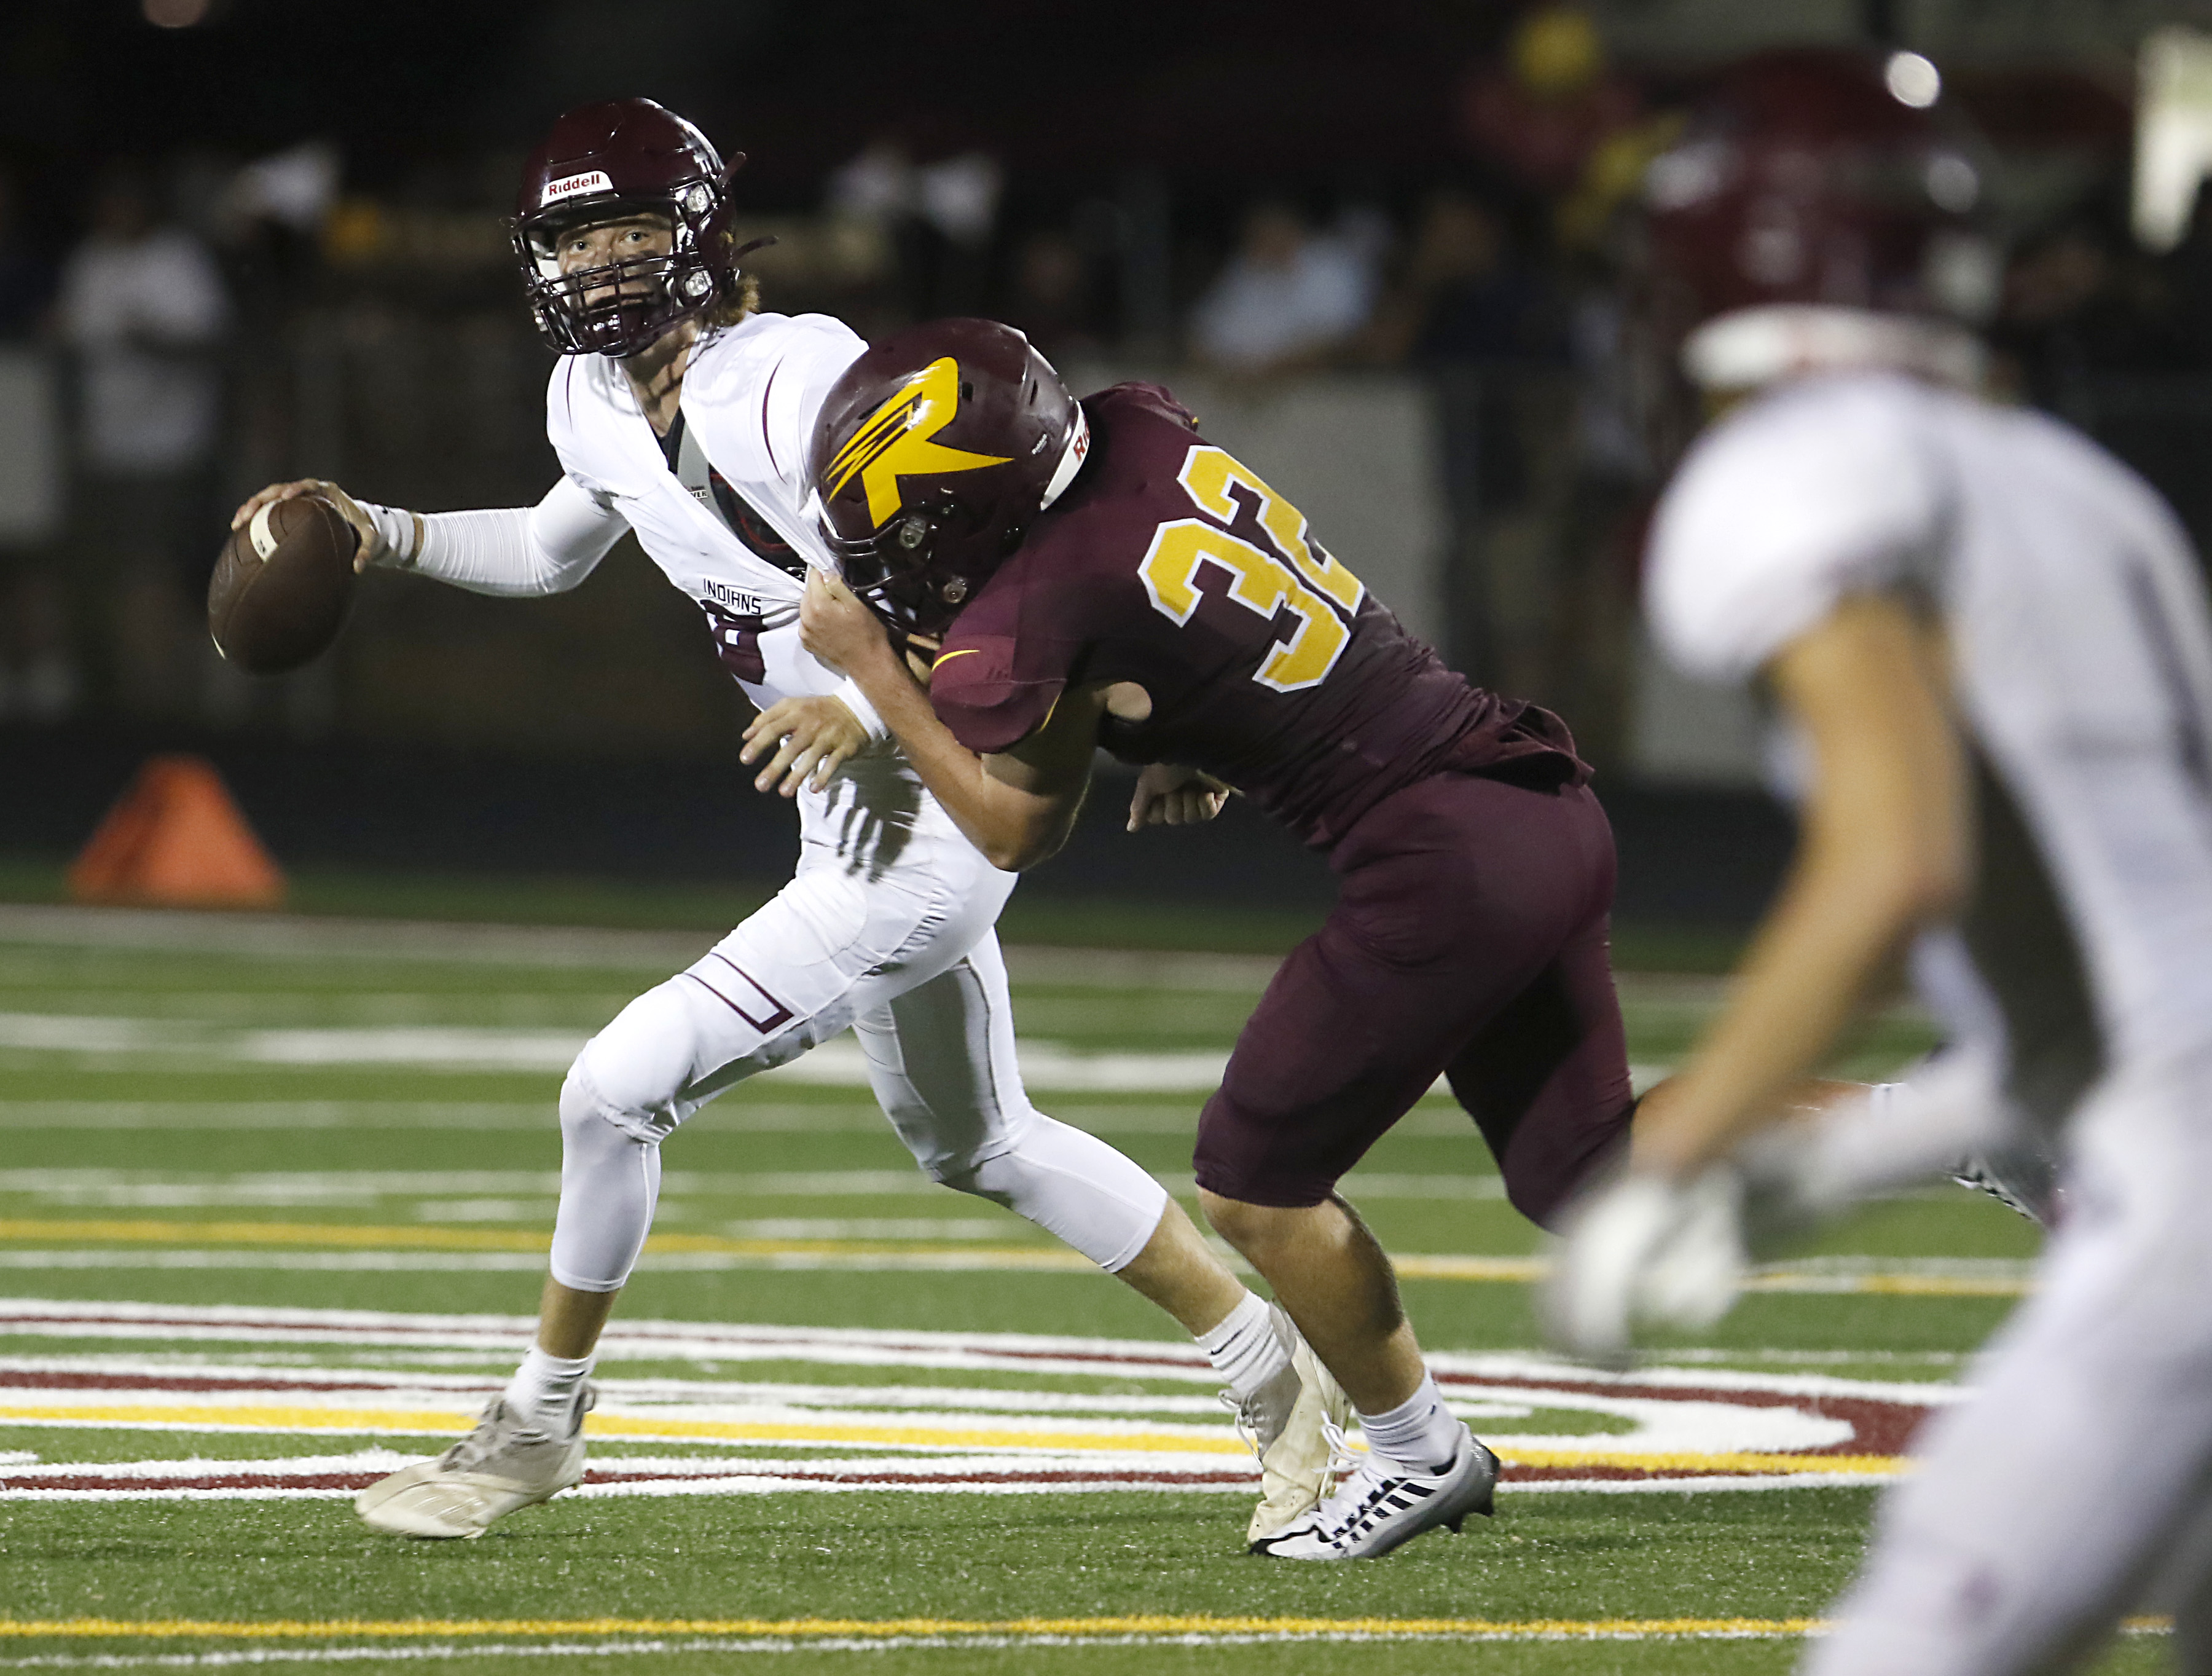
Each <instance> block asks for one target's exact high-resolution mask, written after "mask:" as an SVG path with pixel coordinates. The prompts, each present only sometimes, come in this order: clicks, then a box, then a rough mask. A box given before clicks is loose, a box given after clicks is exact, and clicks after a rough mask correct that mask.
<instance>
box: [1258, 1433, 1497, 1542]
mask: <svg viewBox="0 0 2212 1676" xmlns="http://www.w3.org/2000/svg"><path fill="white" fill-rule="evenodd" d="M1497 1486H1498V1457H1497V1456H1496V1455H1494V1454H1491V1453H1490V1451H1489V1450H1488V1449H1486V1448H1485V1447H1483V1446H1482V1444H1481V1442H1480V1441H1479V1440H1478V1439H1477V1438H1476V1437H1475V1435H1474V1433H1473V1432H1471V1431H1469V1430H1468V1429H1467V1428H1466V1427H1465V1426H1462V1427H1461V1428H1460V1446H1459V1454H1457V1455H1455V1457H1453V1460H1452V1464H1451V1465H1450V1466H1448V1467H1446V1468H1445V1469H1444V1470H1443V1472H1439V1473H1437V1474H1436V1475H1434V1476H1433V1477H1431V1476H1430V1475H1429V1474H1427V1473H1425V1472H1413V1473H1409V1472H1402V1471H1401V1469H1399V1468H1398V1467H1397V1466H1393V1465H1392V1464H1390V1463H1389V1462H1388V1461H1385V1460H1379V1459H1377V1458H1376V1456H1375V1455H1374V1454H1369V1455H1368V1457H1367V1458H1366V1460H1363V1461H1361V1462H1360V1463H1359V1465H1358V1466H1357V1467H1355V1468H1354V1469H1353V1471H1352V1476H1351V1477H1350V1478H1346V1480H1345V1481H1344V1483H1343V1484H1342V1485H1341V1486H1340V1488H1339V1489H1338V1490H1337V1492H1336V1494H1335V1495H1334V1496H1330V1497H1329V1498H1328V1500H1327V1501H1326V1502H1322V1504H1321V1505H1320V1506H1319V1507H1317V1508H1315V1509H1314V1510H1313V1512H1312V1513H1310V1514H1308V1515H1307V1516H1306V1517H1305V1518H1304V1519H1303V1520H1301V1521H1298V1523H1297V1524H1296V1525H1293V1526H1292V1527H1291V1528H1290V1529H1288V1530H1286V1531H1281V1532H1278V1533H1276V1534H1275V1535H1273V1536H1271V1537H1262V1538H1261V1539H1259V1540H1258V1541H1256V1542H1255V1543H1254V1544H1253V1545H1252V1551H1253V1552H1254V1553H1255V1554H1265V1555H1267V1556H1268V1557H1270V1558H1273V1559H1290V1560H1370V1559H1377V1558H1380V1557H1382V1556H1383V1555H1384V1554H1387V1553H1389V1551H1391V1550H1392V1549H1393V1548H1395V1547H1397V1546H1398V1545H1401V1543H1406V1542H1410V1541H1412V1540H1413V1539H1414V1538H1415V1537H1417V1536H1419V1535H1420V1533H1422V1532H1423V1531H1432V1530H1434V1529H1436V1528H1437V1526H1439V1525H1442V1526H1443V1527H1446V1528H1448V1529H1449V1530H1451V1531H1453V1532H1457V1531H1458V1529H1459V1527H1461V1526H1462V1525H1463V1524H1465V1523H1466V1522H1467V1516H1468V1514H1470V1513H1479V1514H1482V1515H1483V1516H1484V1517H1485V1518H1488V1517H1489V1516H1490V1514H1491V1511H1492V1492H1493V1491H1494V1490H1496V1489H1497Z"/></svg>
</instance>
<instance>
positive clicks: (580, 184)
mask: <svg viewBox="0 0 2212 1676" xmlns="http://www.w3.org/2000/svg"><path fill="white" fill-rule="evenodd" d="M614 189H615V183H614V182H613V181H611V180H608V179H607V172H606V171H605V169H601V168H595V169H592V170H591V171H590V172H589V173H587V174H564V175H562V177H561V178H560V179H559V180H549V181H547V182H546V183H545V199H546V202H547V203H549V204H550V203H553V202H555V201H556V200H558V199H561V198H576V197H580V196H581V195H582V194H583V193H585V192H612V191H613V190H614Z"/></svg>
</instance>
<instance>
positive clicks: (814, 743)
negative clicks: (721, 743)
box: [738, 698, 868, 797]
mask: <svg viewBox="0 0 2212 1676" xmlns="http://www.w3.org/2000/svg"><path fill="white" fill-rule="evenodd" d="M867 745H868V730H867V729H866V728H865V727H863V726H861V725H860V718H859V717H858V716H854V714H853V712H852V711H851V710H848V709H846V708H845V705H844V704H843V702H842V700H840V699H836V698H779V699H778V700H776V702H775V703H774V704H770V705H769V707H768V708H767V709H766V710H763V711H762V712H761V713H760V714H759V715H758V716H755V717H753V719H752V724H751V725H750V727H748V728H746V729H745V742H744V748H743V749H742V750H740V751H739V752H738V761H739V762H742V763H746V764H750V763H751V762H752V760H753V759H755V758H756V757H758V756H759V755H761V754H762V753H763V752H765V751H767V750H768V749H769V747H771V746H773V747H775V755H774V756H773V757H771V758H769V763H768V766H767V767H765V768H763V769H762V770H761V771H760V773H759V774H758V775H757V776H756V777H754V780H753V788H754V789H756V790H757V791H770V790H781V792H782V793H783V795H785V796H786V797H796V796H797V795H799V787H801V786H802V785H805V784H807V783H808V778H809V777H810V776H811V777H812V784H813V789H815V790H817V791H819V790H821V789H822V788H823V787H824V786H826V785H828V784H829V777H830V776H831V775H832V774H835V773H836V771H838V770H839V769H840V768H842V767H843V766H844V765H845V764H846V763H847V762H848V761H850V760H851V759H852V758H853V757H854V756H855V755H857V754H858V753H860V752H861V751H863V750H866V748H867ZM779 777H781V780H782V782H783V783H782V784H781V786H778V785H777V784H776V781H777V779H778V778H779Z"/></svg>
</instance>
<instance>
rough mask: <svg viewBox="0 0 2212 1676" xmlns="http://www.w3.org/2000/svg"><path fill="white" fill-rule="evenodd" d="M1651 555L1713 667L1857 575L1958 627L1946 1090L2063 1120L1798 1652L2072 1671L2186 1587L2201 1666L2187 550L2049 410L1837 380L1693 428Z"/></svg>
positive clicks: (2206, 1015) (2203, 1343)
mask: <svg viewBox="0 0 2212 1676" xmlns="http://www.w3.org/2000/svg"><path fill="white" fill-rule="evenodd" d="M1651 564H1652V569H1651V571H1650V578H1649V582H1648V600H1649V605H1650V614H1651V618H1652V621H1653V624H1654V626H1655V628H1656V631H1657V633H1658V636H1659V637H1660V639H1661V640H1662V643H1664V645H1665V647H1666V649H1668V651H1669V652H1670V653H1671V654H1672V655H1674V658H1675V659H1676V660H1677V661H1680V663H1682V664H1683V665H1685V666H1686V667H1689V668H1690V669H1692V670H1693V671H1695V672H1698V673H1703V674H1705V675H1707V676H1711V677H1715V678H1737V679H1740V678H1743V677H1747V676H1748V675H1749V674H1751V673H1753V672H1754V671H1756V670H1757V669H1758V668H1759V667H1760V666H1761V665H1763V664H1764V663H1765V662H1766V661H1769V660H1770V659H1771V658H1772V657H1773V656H1774V655H1776V654H1777V653H1778V652H1779V651H1781V650H1782V649H1784V647H1785V646H1787V645H1788V644H1790V643H1791V642H1792V641H1793V640H1795V639H1796V637H1799V636H1800V635H1802V634H1803V633H1805V632H1806V631H1809V630H1811V629H1812V628H1814V626H1815V625H1818V624H1819V623H1820V621H1821V620H1822V619H1824V618H1825V617H1826V615H1827V614H1828V613H1829V612H1830V611H1831V609H1832V607H1834V606H1836V605H1837V604H1838V602H1839V601H1841V600H1844V599H1845V598H1846V597H1847V596H1850V595H1851V594H1861V593H1867V592H1881V593H1886V594H1891V595H1892V596H1893V597H1902V598H1905V599H1907V600H1914V601H1917V602H1919V603H1921V604H1922V605H1923V606H1924V608H1925V609H1926V611H1927V612H1928V613H1929V617H1930V619H1931V621H1933V622H1936V623H1938V624H1940V625H1941V627H1942V631H1943V632H1944V634H1945V637H1946V638H1947V641H1948V649H1949V655H1950V667H1951V674H1952V683H1953V688H1954V701H1955V704H1956V705H1957V711H1958V716H1959V720H1960V728H1961V733H1962V734H1963V737H1964V740H1965V742H1966V747H1967V749H1968V752H1969V753H1970V758H1971V764H1970V766H1971V772H1972V781H1973V784H1974V787H1975V790H1976V793H1977V812H1976V819H1977V831H1976V833H1975V844H1976V851H1977V853H1976V856H1975V865H1976V875H1975V882H1974V887H1973V889H1972V893H1971V898H1970V902H1969V905H1968V907H1967V908H1966V911H1965V912H1964V914H1963V916H1962V918H1961V920H1960V923H1959V924H1958V925H1957V927H1956V929H1955V930H1954V931H1946V932H1944V933H1942V934H1937V935H1934V936H1928V937H1925V938H1923V943H1922V946H1921V948H1920V949H1919V950H1918V956H1919V958H1918V960H1917V978H1918V979H1919V982H1920V985H1921V988H1922V990H1923V993H1924V994H1925V996H1926V997H1927V999H1928V1001H1929V1003H1930V1005H1931V1006H1932V1007H1934V1008H1935V1009H1936V1010H1937V1012H1938V1013H1939V1014H1940V1015H1941V1017H1942V1021H1943V1022H1944V1024H1945V1025H1946V1027H1948V1032H1949V1033H1950V1035H1951V1037H1952V1039H1953V1040H1954V1044H1955V1051H1954V1052H1953V1054H1952V1055H1951V1056H1950V1057H1949V1063H1948V1065H1947V1067H1946V1069H1945V1071H1944V1076H1945V1077H1946V1079H1947V1080H1948V1088H1947V1090H1946V1093H1945V1100H1946V1102H1947V1104H1948V1106H1949V1107H1950V1109H1952V1110H1953V1111H1954V1112H1955V1111H1960V1110H1964V1111H1966V1112H1970V1113H1975V1114H1978V1117H1979V1118H1980V1122H1979V1124H1978V1133H1972V1134H1968V1133H1966V1132H1965V1131H1961V1134H1962V1136H1963V1137H1964V1138H1966V1139H1968V1140H1970V1141H1971V1140H1975V1139H1978V1140H1981V1141H1984V1142H1986V1141H1990V1140H1996V1139H2000V1138H2002V1131H2004V1130H2005V1129H2006V1128H2008V1127H2011V1128H2013V1129H2014V1130H2015V1131H2019V1130H2021V1129H2022V1128H2024V1129H2025V1130H2026V1131H2028V1132H2030V1133H2031V1134H2033V1133H2048V1134H2058V1133H2062V1132H2063V1135H2064V1136H2065V1140H2066V1147H2067V1163H2066V1178H2065V1185H2066V1188H2067V1191H2068V1193H2069V1210H2068V1214H2067V1216H2065V1218H2064V1220H2063V1222H2062V1225H2061V1227H2060V1228H2059V1230H2058V1232H2057V1234H2056V1235H2055V1236H2054V1237H2053V1239H2052V1240H2051V1245H2050V1247H2049V1258H2048V1261H2047V1262H2046V1263H2045V1266H2044V1269H2043V1280H2042V1285H2041V1289H2040V1290H2039V1293H2038V1295H2036V1296H2035V1298H2034V1299H2033V1301H2030V1302H2029V1303H2028V1304H2027V1306H2026V1307H2024V1308H2022V1309H2021V1312H2020V1313H2019V1314H2018V1315H2017V1316H2016V1317H2015V1319H2013V1321H2012V1322H2011V1324H2010V1325H2009V1326H2007V1327H2006V1328H2005V1330H2004V1331H2003V1332H2002V1333H2001V1334H2000V1335H1999V1337H1998V1338H1996V1340H1995V1341H1994V1343H1993V1344H1992V1345H1991V1346H1990V1350H1989V1351H1988V1352H1987V1355H1986V1359H1985V1360H1984V1363H1983V1364H1982V1366H1981V1368H1980V1369H1979V1371H1978V1374H1977V1375H1976V1379H1975V1383H1976V1384H1977V1385H1978V1387H1979V1391H1978V1395H1977V1396H1976V1397H1975V1398H1974V1399H1972V1401H1971V1402H1969V1403H1967V1404H1966V1405H1961V1406H1960V1407H1959V1408H1957V1409H1954V1410H1952V1411H1949V1412H1948V1414H1947V1415H1946V1416H1945V1417H1943V1418H1942V1420H1941V1421H1939V1422H1938V1423H1936V1425H1935V1426H1934V1427H1932V1428H1931V1429H1930V1431H1929V1434H1928V1435H1927V1437H1926V1440H1925V1441H1924V1444H1923V1448H1922V1451H1921V1455H1922V1460H1921V1466H1920V1467H1919V1470H1918V1471H1917V1472H1916V1473H1915V1475H1914V1476H1913V1478H1911V1480H1910V1481H1909V1482H1908V1483H1907V1484H1905V1485H1904V1486H1903V1487H1902V1488H1901V1489H1900V1490H1899V1491H1898V1492H1897V1493H1896V1494H1894V1495H1893V1496H1892V1498H1891V1499H1890V1501H1889V1502H1888V1503H1887V1507H1886V1510H1885V1513H1884V1515H1883V1519H1882V1523H1881V1535H1880V1539H1879V1542H1878V1544H1877V1547H1876V1550H1875V1555H1874V1557H1873V1558H1872V1559H1871V1561H1870V1563H1869V1569H1868V1570H1867V1572H1866V1573H1865V1575H1863V1578H1862V1580H1861V1582H1860V1583H1859V1584H1858V1586H1857V1590H1856V1592H1855V1593H1854V1594H1853V1595H1852V1596H1851V1597H1850V1599H1849V1600H1847V1602H1846V1603H1845V1605H1844V1609H1843V1610H1844V1624H1843V1627H1842V1628H1841V1629H1840V1630H1838V1633H1837V1634H1836V1635H1835V1636H1833V1637H1832V1638H1831V1639H1829V1640H1828V1641H1826V1642H1825V1643H1823V1644H1822V1645H1821V1646H1820V1648H1818V1649H1816V1650H1815V1651H1814V1653H1813V1654H1812V1655H1811V1657H1810V1660H1809V1663H1808V1668H1809V1669H1811V1670H1813V1671H1815V1672H1818V1673H1821V1676H1842V1673H1846V1672H1849V1673H1875V1672H1880V1673H1882V1676H1920V1673H1926V1676H1936V1673H1942V1676H1978V1673H1992V1676H1994V1673H2012V1672H2024V1671H2028V1670H2042V1669H2045V1668H2046V1667H2056V1666H2057V1665H2058V1664H2063V1662H2064V1661H2066V1659H2067V1658H2068V1656H2069V1654H2070V1653H2071V1652H2072V1651H2074V1650H2075V1649H2077V1648H2078V1647H2079V1646H2080V1645H2081V1644H2083V1642H2084V1641H2085V1639H2087V1640H2093V1638H2094V1637H2095V1636H2098V1635H2099V1634H2100V1633H2101V1632H2102V1631H2103V1630H2106V1628H2108V1627H2109V1625H2110V1624H2111V1623H2112V1619H2113V1618H2114V1617H2115V1616H2116V1615H2117V1614H2118V1613H2119V1612H2122V1611H2124V1610H2125V1609H2126V1608H2127V1607H2128V1606H2130V1604H2132V1603H2133V1602H2134V1601H2135V1600H2137V1599H2138V1598H2141V1597H2142V1595H2143V1594H2144V1592H2145V1591H2146V1590H2149V1591H2152V1593H2153V1594H2154V1595H2155V1594H2157V1593H2158V1592H2160V1591H2161V1590H2162V1591H2164V1593H2165V1594H2166V1599H2167V1600H2169V1601H2176V1600H2178V1601H2179V1605H2180V1606H2181V1608H2182V1611H2181V1617H2182V1625H2181V1628H2182V1635H2183V1639H2184V1643H2185V1658H2184V1661H2183V1664H2182V1667H2183V1668H2185V1669H2189V1670H2199V1669H2208V1668H2212V1646H2208V1644H2207V1642H2206V1640H2205V1635H2206V1630H2207V1627H2208V1626H2207V1624H2206V1622H2205V1618H2206V1617H2207V1613H2206V1612H2205V1610H2204V1606H2205V1603H2204V1601H2203V1600H2201V1599H2197V1600H2191V1598H2190V1595H2191V1590H2192V1589H2194V1588H2199V1587H2200V1586H2201V1584H2202V1582H2203V1579H2204V1578H2205V1577H2206V1576H2207V1575H2212V1502H2208V1498H2207V1490H2208V1484H2212V1480H2208V1476H2207V1475H2208V1473H2212V1386H2208V1383H2207V1372H2206V1370H2207V1368H2212V1312H2208V1310H2207V1309H2206V1308H2205V1307H2204V1300H2205V1298H2206V1297H2207V1296H2208V1295H2212V1215H2208V1214H2207V1211H2206V1200H2205V1196H2206V1194H2207V1192H2208V1191H2212V624H2209V623H2208V618H2207V610H2206V606H2205V600H2204V594H2203V580H2202V577H2201V575H2200V572H2199V571H2198V569H2197V564H2196V562H2195V559H2194V558H2193V556H2192V554H2191V549H2190V546H2189V543H2188V541H2187V539H2185V536H2184V535H2183V533H2182V532H2181V531H2180V530H2179V527H2177V525H2176V523H2175V521H2174V520H2173V518H2172V515H2171V514H2170V513H2169V512H2168V511H2167V509H2166V507H2165V505H2164V504H2163V503H2161V502H2160V500H2159V498H2158V497H2157V496H2156V495H2155V494H2154V493H2153V492H2152V491H2150V490H2149V489H2148V487H2147V486H2146V485H2143V484H2142V482H2141V481H2140V480H2139V479H2137V478H2136V477H2135V476H2134V475H2133V474H2132V473H2130V472H2129V471H2127V470H2126V469H2125V468H2124V466H2120V465H2119V464H2118V462H2116V461H2115V460H2112V459H2111V458H2110V457H2109V456H2108V455H2106V454H2104V453H2103V452H2102V451H2100V449H2099V448H2096V447H2095V446H2094V445H2093V444H2092V443H2090V442H2087V440H2085V439H2084V438H2083V437H2081V436H2079V435H2078V434H2076V433H2075V432H2074V431H2072V430H2069V429H2068V428H2066V427H2065V426H2063V425H2062V424H2057V422H2055V421H2053V420H2051V419H2049V418H2047V417H2042V416H2039V415H2038V414H2035V413H2033V412H2028V411H2020V410H2016V409H2009V408H2002V407H1998V406H1995V405H1990V404H1989V403H1986V402H1984V401H1982V400H1979V399H1976V398H1973V397H1972V396H1968V395H1966V394H1962V393H1956V392H1954V391H1950V390H1947V389H1943V388H1940V387H1935V386H1932V385H1929V384H1926V383H1923V382H1920V381H1916V380H1912V379H1908V378H1905V377H1903V376H1899V375H1890V374H1885V373H1873V372H1839V373H1830V374H1826V375H1818V376H1814V377H1808V378H1801V379H1798V380H1796V381H1789V382H1786V383H1784V384H1783V385H1781V386H1779V387H1776V388H1774V389H1772V390H1771V392H1770V393H1767V394H1765V395H1764V396H1762V397H1759V398H1758V399H1754V400H1753V401H1751V402H1750V403H1749V404H1747V405H1746V406H1744V407H1743V408H1741V410H1739V411H1737V412H1736V413H1735V414H1734V415H1733V416H1732V417H1729V418H1728V419H1727V420H1725V421H1724V422H1723V423H1722V424H1719V425H1718V426H1717V427H1716V428H1715V429H1714V430H1712V431H1711V432H1710V433H1709V434H1708V435H1707V436H1705V438H1704V439H1702V440H1701V441H1700V442H1699V443H1698V444H1697V446H1696V447H1695V448H1693V450H1692V453H1691V454H1690V456H1689V457H1688V459H1687V460H1686V462H1685V464H1684V466H1682V468H1681V470H1680V472H1679V474H1678V475H1677V477H1676V478H1675V480H1674V484H1673V485H1672V487H1671V488H1670V489H1669V491H1668V494H1667V496H1666V497H1665V499H1664V501H1663V502H1662V505H1661V508H1660V511H1659V515H1658V518H1657V521H1656V525H1655V527H1654V533H1653V544H1652V549H1651ZM1976 1127H1977V1126H1976V1125H1972V1124H1970V1125H1968V1128H1969V1129H1974V1128H1976ZM2161 1569H2163V1570H2164V1571H2165V1572H2166V1574H2167V1575H2166V1576H2165V1577H2164V1578H2163V1579H2161V1577H2160V1575H2159V1574H2160V1571H2161Z"/></svg>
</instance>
